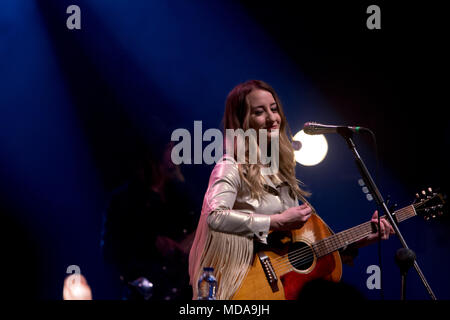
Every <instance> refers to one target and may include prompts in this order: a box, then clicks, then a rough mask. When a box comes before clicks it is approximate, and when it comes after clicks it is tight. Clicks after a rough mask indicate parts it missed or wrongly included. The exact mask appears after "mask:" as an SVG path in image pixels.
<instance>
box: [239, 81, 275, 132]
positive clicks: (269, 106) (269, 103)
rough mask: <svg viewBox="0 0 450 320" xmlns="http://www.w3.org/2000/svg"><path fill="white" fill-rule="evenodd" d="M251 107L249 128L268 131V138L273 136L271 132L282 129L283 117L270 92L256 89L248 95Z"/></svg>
mask: <svg viewBox="0 0 450 320" xmlns="http://www.w3.org/2000/svg"><path fill="white" fill-rule="evenodd" d="M247 103H248V105H249V106H250V115H249V126H250V128H252V129H255V130H256V132H258V131H259V129H267V134H268V138H269V139H270V137H271V136H272V135H273V132H272V133H271V131H273V130H275V129H278V130H279V129H280V125H281V116H280V113H279V109H278V106H277V103H276V102H275V99H274V98H273V96H272V94H271V93H270V92H269V91H266V90H261V89H255V90H252V91H251V92H250V93H249V94H248V95H247Z"/></svg>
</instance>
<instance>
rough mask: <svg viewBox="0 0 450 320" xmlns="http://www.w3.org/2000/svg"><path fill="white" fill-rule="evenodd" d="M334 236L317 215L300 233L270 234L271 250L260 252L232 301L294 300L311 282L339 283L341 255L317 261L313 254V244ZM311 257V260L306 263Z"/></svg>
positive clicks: (331, 254) (321, 258) (331, 255)
mask: <svg viewBox="0 0 450 320" xmlns="http://www.w3.org/2000/svg"><path fill="white" fill-rule="evenodd" d="M332 234H333V233H332V231H331V229H330V228H329V227H328V226H327V225H326V224H325V223H324V222H323V220H322V219H321V218H320V217H319V216H318V215H316V214H312V215H311V217H310V219H308V221H307V222H306V224H305V225H304V226H303V227H302V228H300V229H297V230H293V231H290V232H284V233H279V232H273V233H270V234H269V237H268V246H267V247H266V248H263V249H262V250H257V251H258V252H257V254H256V255H255V257H254V259H253V262H252V265H251V267H250V268H249V270H248V273H247V276H246V277H245V279H244V280H243V281H242V284H241V286H240V288H239V289H238V290H237V291H236V293H235V294H234V296H233V297H232V299H233V300H295V299H297V298H298V295H299V293H300V291H301V289H302V288H303V286H304V285H305V284H306V283H307V282H309V281H312V280H314V279H325V280H330V281H335V282H338V281H339V280H340V279H341V276H342V262H341V258H340V255H339V252H338V251H335V252H332V253H330V254H328V255H325V256H323V257H320V258H318V257H317V256H316V255H315V253H314V251H313V250H312V244H313V243H316V242H317V241H319V240H321V239H325V238H327V237H329V236H331V235H332ZM308 254H309V256H310V259H304V258H305V257H306V256H308ZM268 269H269V270H268ZM269 271H272V272H269ZM268 274H270V275H268ZM271 275H274V277H272V276H271Z"/></svg>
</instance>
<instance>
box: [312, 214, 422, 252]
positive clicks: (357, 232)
mask: <svg viewBox="0 0 450 320" xmlns="http://www.w3.org/2000/svg"><path fill="white" fill-rule="evenodd" d="M416 215H417V213H416V210H415V208H414V206H413V205H410V206H407V207H404V208H402V209H400V210H397V211H395V212H394V216H395V219H396V220H397V222H402V221H405V220H407V219H409V218H411V217H414V216H416ZM383 217H385V216H382V217H381V218H383ZM372 232H373V228H372V224H371V222H370V221H367V222H365V223H362V224H360V225H357V226H355V227H353V228H350V229H347V230H344V231H341V232H339V233H336V234H334V235H332V236H330V237H328V238H325V239H322V240H319V241H317V242H315V243H314V244H313V249H314V252H315V253H316V255H317V257H323V256H326V255H327V254H329V253H331V252H334V251H337V250H339V249H342V248H344V247H346V246H348V245H350V244H352V243H355V242H357V241H359V240H361V239H364V238H365V237H367V236H368V235H369V234H371V233H372Z"/></svg>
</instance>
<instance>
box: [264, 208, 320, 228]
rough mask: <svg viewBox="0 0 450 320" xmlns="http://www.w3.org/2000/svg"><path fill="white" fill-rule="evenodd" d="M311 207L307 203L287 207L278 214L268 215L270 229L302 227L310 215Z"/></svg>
mask: <svg viewBox="0 0 450 320" xmlns="http://www.w3.org/2000/svg"><path fill="white" fill-rule="evenodd" d="M311 214H312V209H311V207H309V206H308V205H307V204H302V205H300V206H297V207H292V208H289V209H287V210H285V211H283V212H282V213H280V214H274V215H271V216H270V230H273V231H281V230H293V229H299V228H301V227H303V225H304V224H305V223H306V221H308V219H309V217H311Z"/></svg>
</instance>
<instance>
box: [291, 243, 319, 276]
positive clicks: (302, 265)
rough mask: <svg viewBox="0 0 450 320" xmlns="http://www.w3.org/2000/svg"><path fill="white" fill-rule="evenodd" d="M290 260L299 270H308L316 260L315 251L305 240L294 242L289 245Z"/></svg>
mask: <svg viewBox="0 0 450 320" xmlns="http://www.w3.org/2000/svg"><path fill="white" fill-rule="evenodd" d="M288 259H289V262H290V263H291V264H292V266H293V267H294V268H295V269H297V270H306V269H308V268H309V267H310V266H311V265H312V264H313V262H314V252H313V250H312V248H311V247H310V246H308V244H306V243H305V242H301V241H300V242H294V243H291V244H290V245H289V253H288Z"/></svg>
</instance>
